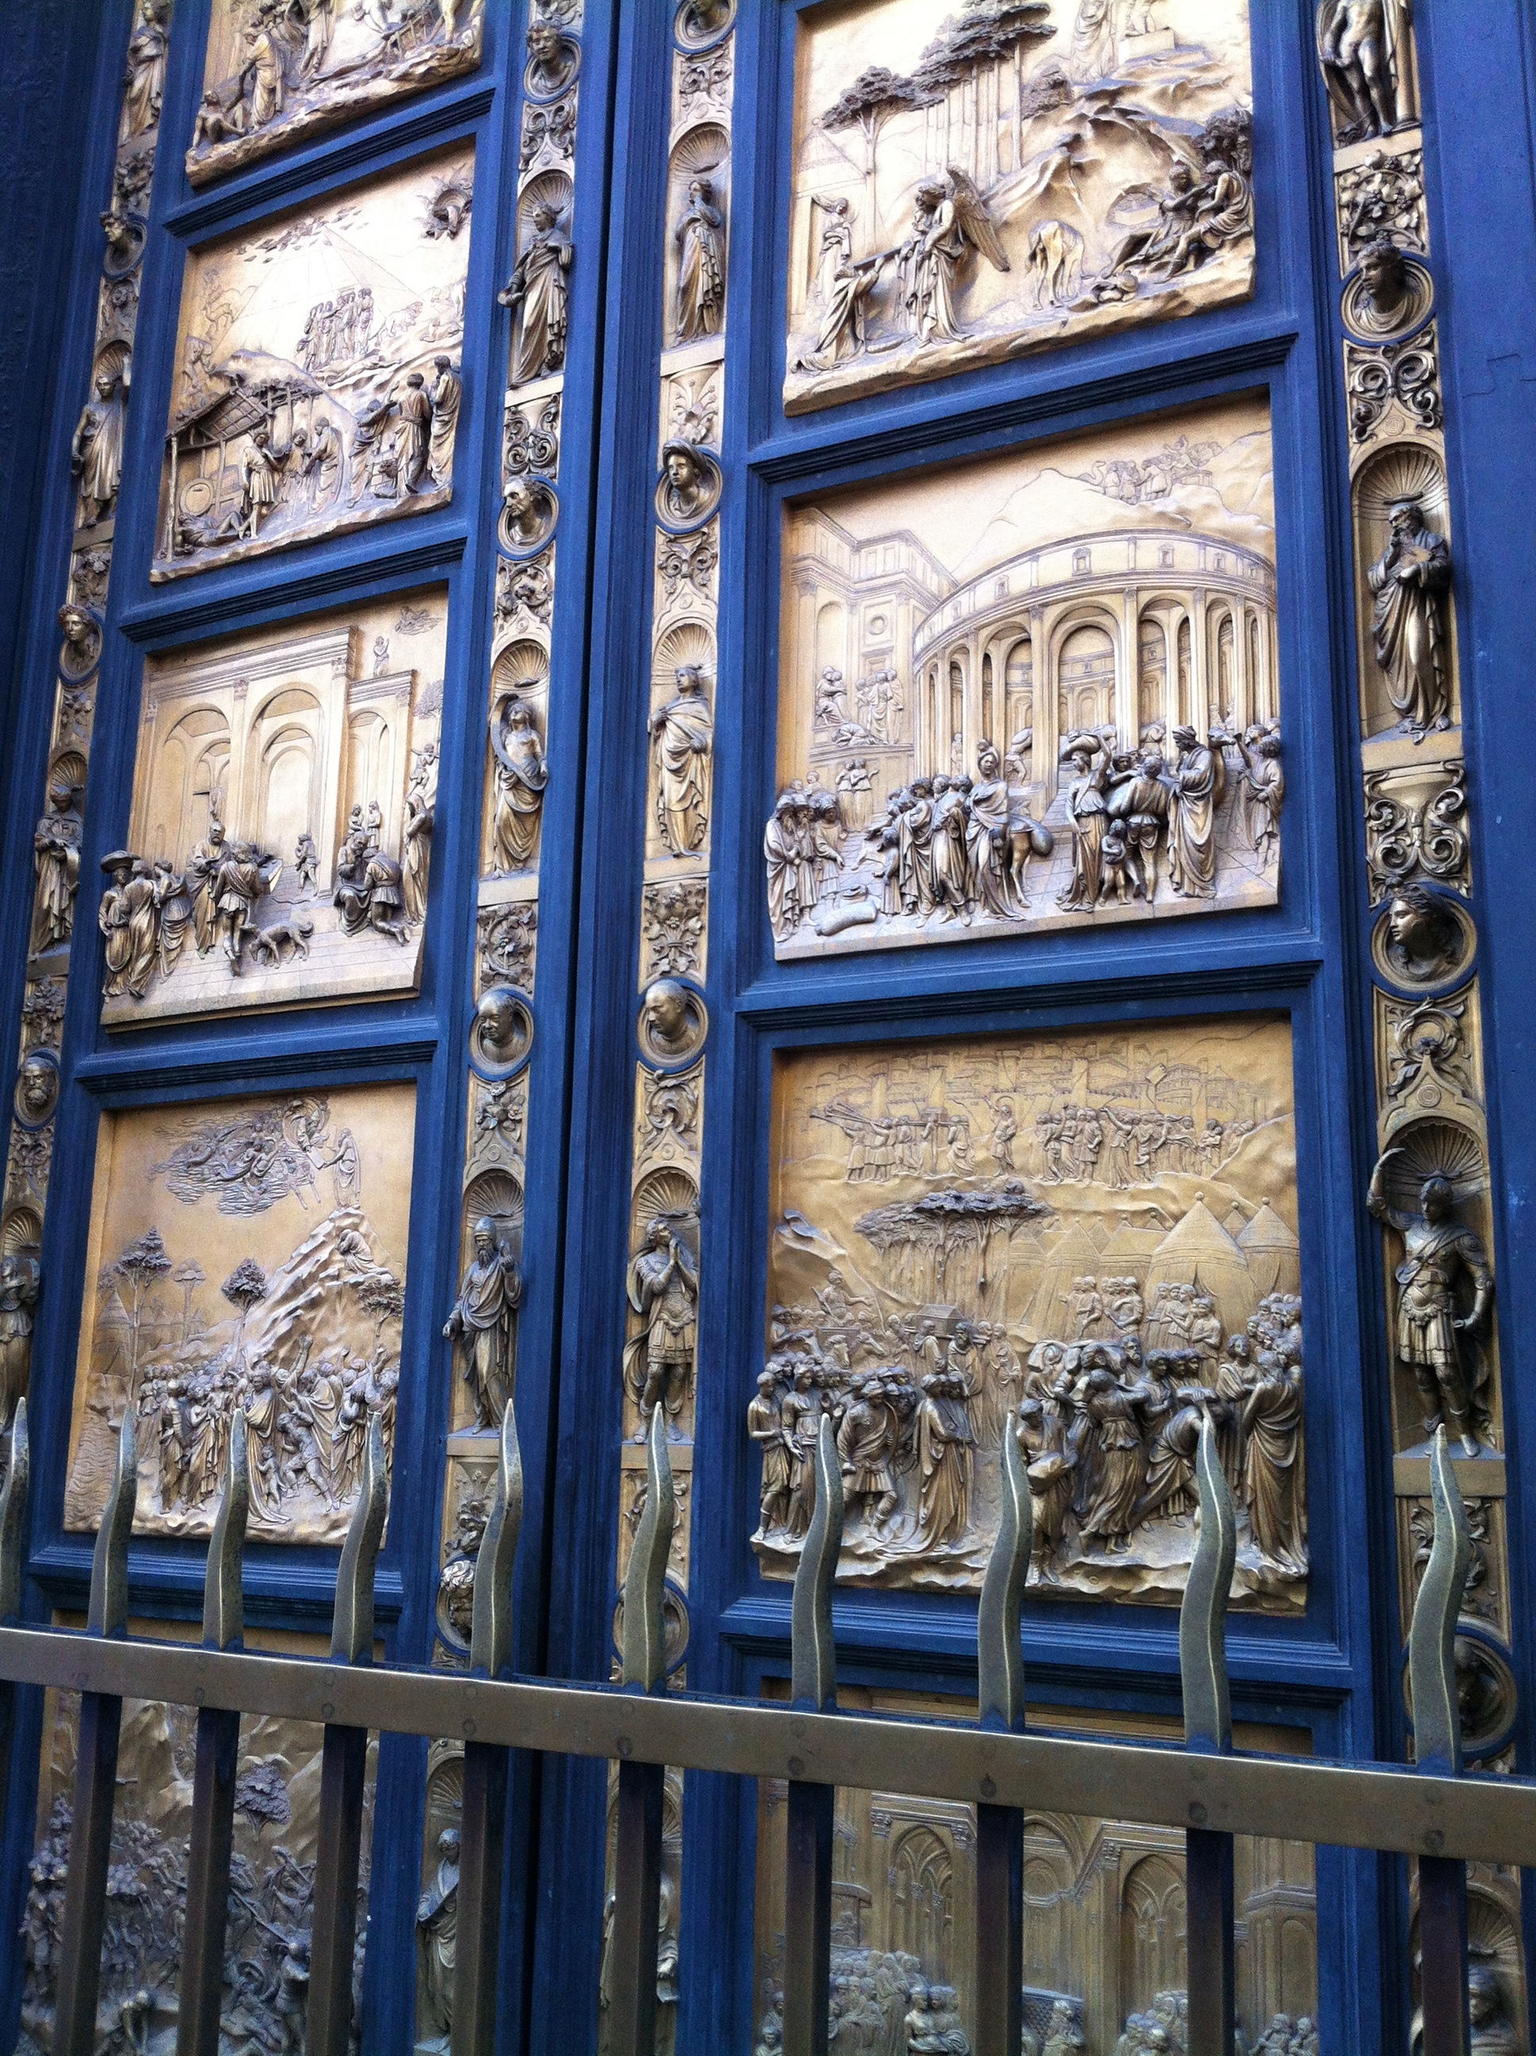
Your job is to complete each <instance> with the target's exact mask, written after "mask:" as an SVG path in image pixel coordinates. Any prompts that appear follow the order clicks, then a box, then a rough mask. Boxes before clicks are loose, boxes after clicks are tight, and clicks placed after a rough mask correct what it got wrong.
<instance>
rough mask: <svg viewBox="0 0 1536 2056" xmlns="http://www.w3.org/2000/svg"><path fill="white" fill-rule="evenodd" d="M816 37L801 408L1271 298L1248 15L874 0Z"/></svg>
mask: <svg viewBox="0 0 1536 2056" xmlns="http://www.w3.org/2000/svg"><path fill="white" fill-rule="evenodd" d="M800 24H801V26H800V46H799V60H798V66H797V75H796V87H795V129H794V142H793V159H792V169H791V174H790V176H791V189H790V196H789V305H788V310H787V312H788V328H789V334H788V344H787V349H786V362H785V384H784V401H785V406H786V408H787V409H788V410H789V411H790V412H791V413H795V412H799V411H801V410H803V409H805V408H810V407H824V406H827V405H829V404H831V403H832V402H833V401H836V400H845V399H852V398H853V397H854V396H856V395H861V394H865V393H876V392H885V391H889V390H890V389H891V388H892V387H895V386H901V385H907V384H910V383H912V382H914V381H916V380H919V379H927V378H938V377H942V376H944V375H946V374H948V373H951V372H957V371H969V370H972V369H974V368H975V367H976V366H978V365H983V364H997V363H1000V362H1002V361H1003V360H1005V359H1006V358H1009V357H1014V356H1018V355H1020V354H1021V353H1023V352H1024V351H1027V350H1037V349H1044V348H1050V347H1054V346H1059V345H1062V344H1066V343H1075V342H1078V341H1080V340H1082V338H1084V337H1085V336H1089V335H1102V334H1105V333H1107V332H1109V331H1110V330H1114V329H1123V328H1126V327H1129V326H1131V325H1132V324H1134V323H1140V322H1145V321H1159V320H1167V319H1168V318H1169V317H1171V316H1174V315H1183V314H1191V313H1193V312H1195V311H1196V310H1197V309H1199V308H1203V307H1213V306H1217V305H1221V304H1223V303H1225V302H1228V301H1233V300H1242V299H1246V298H1247V297H1248V295H1249V294H1250V293H1251V292H1252V290H1253V275H1254V237H1253V196H1252V191H1251V187H1250V179H1251V176H1252V170H1253V139H1252V116H1251V113H1250V106H1251V100H1250V93H1251V87H1250V62H1249V48H1248V9H1247V6H1246V5H1245V4H1243V0H1050V4H1048V5H1047V4H1045V0H1039V4H1031V5H1024V6H1010V7H1008V8H1005V9H1002V10H999V9H998V8H997V7H996V6H993V5H988V4H986V0H968V4H966V5H964V6H962V7H961V8H960V9H959V10H958V11H957V12H954V13H949V12H948V11H947V10H946V9H943V8H937V7H935V6H934V5H933V0H859V4H851V5H834V6H827V7H819V8H813V9H809V10H807V11H806V12H805V13H804V14H803V15H801V17H800Z"/></svg>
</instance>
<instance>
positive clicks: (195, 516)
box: [151, 152, 474, 578]
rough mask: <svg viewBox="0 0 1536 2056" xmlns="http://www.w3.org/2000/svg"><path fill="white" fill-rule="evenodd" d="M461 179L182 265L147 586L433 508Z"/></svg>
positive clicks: (342, 204) (459, 291) (450, 398)
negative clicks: (153, 556)
mask: <svg viewBox="0 0 1536 2056" xmlns="http://www.w3.org/2000/svg"><path fill="white" fill-rule="evenodd" d="M473 175H474V165H473V159H472V158H471V157H469V156H468V155H465V154H463V153H462V152H460V153H457V154H453V155H450V156H439V157H436V158H428V159H425V160H423V161H421V162H419V163H417V164H414V165H410V166H407V167H406V168H405V169H404V170H398V171H393V172H390V173H387V174H386V175H384V176H383V177H381V178H378V179H376V180H374V181H372V182H371V183H370V184H368V185H365V186H358V187H354V188H352V189H351V190H350V191H349V192H345V193H342V194H340V195H339V196H336V197H334V198H331V199H327V200H325V201H323V202H321V203H318V204H317V205H316V206H314V207H312V208H309V209H306V210H304V211H303V212H298V213H293V214H289V215H286V216H283V217H280V218H279V219H278V220H277V221H276V222H275V223H274V222H266V223H263V224H262V225H261V226H260V228H259V229H257V230H249V231H242V232H241V233H239V234H237V235H233V236H228V237H225V238H223V239H222V240H220V241H218V242H214V243H210V244H207V245H205V246H203V247H202V248H200V249H198V250H195V251H194V252H193V253H192V255H191V257H190V258H189V260H188V263H187V268H186V274H185V282H184V285H183V291H182V309H181V321H180V326H179V330H178V337H177V361H176V374H175V378H174V381H173V384H172V391H171V415H170V421H169V423H168V425H167V431H166V454H165V467H164V474H163V480H162V486H161V496H160V530H159V539H158V545H157V550H156V561H155V566H154V569H153V571H152V573H151V576H152V577H155V578H170V577H174V576H176V575H177V574H179V573H181V572H183V571H191V570H200V569H202V568H203V567H205V566H207V565H210V564H223V563H227V562H229V561H231V560H233V559H236V558H240V557H246V556H250V555H252V554H255V553H256V552H259V551H265V550H270V549H274V548H277V547H279V546H280V545H282V544H285V543H291V542H298V541H302V540H308V539H311V538H313V537H317V536H324V535H334V534H338V533H340V532H342V531H344V530H348V529H354V528H358V527H362V526H365V525H366V524H368V523H370V522H373V521H378V520H382V519H385V518H388V517H391V516H394V515H397V514H408V513H413V512H420V511H421V510H422V509H424V508H428V507H435V506H441V505H442V504H443V502H444V501H445V500H446V498H447V497H448V493H449V490H450V484H451V475H452V460H453V438H454V433H455V431H456V427H457V422H458V414H459V403H460V382H459V372H458V369H457V366H458V350H459V345H460V341H461V339H462V335H463V327H464V279H465V267H466V265H467V262H468V254H469V237H468V235H467V234H462V233H452V234H450V233H448V232H447V230H448V228H449V227H450V226H451V225H452V217H453V215H454V213H455V211H457V213H458V216H459V218H460V219H461V220H462V216H463V214H464V212H465V211H467V206H468V199H469V193H470V187H471V181H472V179H473ZM449 195H457V196H458V197H457V199H450V198H448V197H446V196H449ZM445 209H446V210H447V216H448V218H447V219H445V214H444V210H445Z"/></svg>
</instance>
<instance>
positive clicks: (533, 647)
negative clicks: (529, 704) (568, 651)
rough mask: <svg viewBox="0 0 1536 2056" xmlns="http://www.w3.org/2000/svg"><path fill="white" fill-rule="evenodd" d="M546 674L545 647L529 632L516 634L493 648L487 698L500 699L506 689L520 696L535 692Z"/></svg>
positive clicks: (547, 667)
mask: <svg viewBox="0 0 1536 2056" xmlns="http://www.w3.org/2000/svg"><path fill="white" fill-rule="evenodd" d="M548 678H549V652H548V650H546V649H545V647H544V645H543V644H542V643H537V642H535V641H534V640H533V639H532V637H530V636H523V637H519V638H518V640H517V641H516V642H509V643H506V644H504V645H503V646H502V648H501V649H499V650H498V651H497V652H496V658H495V661H494V662H493V664H492V665H491V698H492V699H493V700H500V699H502V698H504V697H505V696H506V695H507V694H509V693H515V694H517V695H519V696H520V697H521V696H523V695H525V694H527V693H531V692H537V691H539V689H540V688H541V687H542V686H543V685H544V684H545V683H546V682H547V681H548Z"/></svg>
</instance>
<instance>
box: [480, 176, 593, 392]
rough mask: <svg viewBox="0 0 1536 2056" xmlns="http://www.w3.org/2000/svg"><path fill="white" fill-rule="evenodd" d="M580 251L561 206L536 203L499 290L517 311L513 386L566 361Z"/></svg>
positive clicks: (541, 374) (502, 301)
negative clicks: (566, 229) (574, 266)
mask: <svg viewBox="0 0 1536 2056" xmlns="http://www.w3.org/2000/svg"><path fill="white" fill-rule="evenodd" d="M574 255H575V246H574V244H573V243H572V242H571V239H570V237H569V236H567V235H565V234H564V233H563V231H562V230H561V227H560V210H559V208H558V207H551V206H548V205H543V206H538V207H535V208H534V210H533V234H532V235H531V236H530V237H529V239H528V243H527V247H526V248H525V249H524V251H523V253H522V255H521V256H520V257H519V258H518V260H517V263H516V265H515V266H514V268H513V272H512V276H511V278H510V279H508V281H507V283H506V286H505V287H504V289H503V290H502V292H501V293H500V294H499V295H498V297H499V299H500V301H501V304H502V306H503V307H511V308H513V309H514V310H515V315H516V322H517V336H516V341H515V343H514V346H513V351H512V383H513V385H522V384H524V383H525V382H526V381H527V380H528V379H531V378H542V377H543V376H544V374H545V373H546V372H549V371H558V370H559V369H560V367H561V365H562V364H563V363H564V362H565V338H566V329H567V321H568V299H569V293H570V278H569V274H570V269H571V259H572V258H573V257H574Z"/></svg>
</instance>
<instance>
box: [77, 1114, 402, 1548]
mask: <svg viewBox="0 0 1536 2056" xmlns="http://www.w3.org/2000/svg"><path fill="white" fill-rule="evenodd" d="M413 1104H414V1092H413V1088H412V1087H410V1086H409V1085H394V1084H391V1085H380V1086H369V1087H357V1086H350V1087H347V1088H345V1089H342V1090H337V1091H333V1092H331V1093H329V1094H328V1095H324V1096H322V1095H319V1094H315V1093H305V1094H290V1095H287V1096H279V1097H274V1098H269V1099H254V1100H253V1099H240V1100H234V1101H220V1102H216V1103H212V1102H211V1103H206V1104H204V1105H201V1106H194V1107H189V1108H186V1109H183V1110H180V1111H174V1112H173V1111H169V1110H167V1109H164V1108H145V1109H141V1110H137V1111H134V1112H125V1113H113V1114H108V1115H105V1116H104V1117H103V1121H102V1128H101V1136H100V1142H99V1145H98V1149H97V1157H96V1182H95V1190H94V1195H93V1200H92V1226H91V1263H92V1283H91V1285H90V1286H89V1287H88V1289H87V1298H86V1307H85V1311H84V1319H83V1322H82V1328H81V1339H80V1354H79V1361H78V1367H77V1371H76V1385H75V1408H74V1420H73V1425H72V1429H71V1436H70V1457H69V1475H68V1482H67V1485H66V1489H65V1501H64V1518H65V1524H66V1526H68V1527H71V1528H89V1527H91V1526H93V1525H94V1524H95V1522H96V1519H97V1517H98V1515H99V1513H100V1510H101V1506H102V1502H103V1499H104V1497H105V1494H106V1489H107V1484H108V1481H109V1479H110V1477H111V1472H112V1465H113V1462H114V1459H115V1454H116V1447H117V1426H118V1423H119V1422H120V1421H121V1419H122V1416H123V1412H124V1410H125V1408H128V1407H132V1408H133V1409H134V1410H135V1411H136V1412H137V1414H138V1417H139V1431H138V1446H139V1469H140V1487H139V1509H140V1511H139V1527H140V1528H141V1529H142V1530H143V1531H145V1532H148V1533H152V1534H172V1535H178V1534H194V1533H202V1532H206V1531H207V1528H208V1526H209V1523H210V1521H211V1519H212V1515H213V1510H214V1505H215V1502H216V1500H217V1496H218V1490H219V1483H220V1479H221V1476H222V1470H223V1462H224V1451H225V1448H226V1446H227V1443H228V1439H229V1430H230V1423H231V1421H232V1420H233V1418H234V1416H235V1413H236V1411H243V1412H244V1414H245V1416H246V1423H247V1426H248V1429H249V1432H250V1471H251V1526H252V1530H253V1532H254V1533H256V1534H258V1535H264V1536H266V1537H268V1538H270V1539H278V1540H283V1541H290V1542H331V1541H337V1540H339V1539H340V1537H341V1536H342V1535H343V1534H344V1532H345V1529H346V1524H347V1519H348V1517H349V1514H350V1511H351V1507H352V1504H353V1501H354V1500H355V1498H356V1495H357V1490H358V1485H359V1481H360V1479H361V1475H362V1464H363V1456H364V1452H365V1449H366V1446H367V1440H368V1430H369V1423H370V1421H371V1420H372V1419H373V1418H375V1417H377V1419H378V1421H379V1423H380V1426H381V1428H382V1430H383V1434H384V1446H385V1449H386V1451H388V1450H389V1449H390V1448H391V1447H392V1446H393V1440H394V1422H395V1407H396V1397H397V1393H398V1388H399V1382H400V1334H401V1322H402V1319H403V1316H404V1306H405V1299H404V1292H405V1282H404V1281H405V1250H406V1227H407V1220H408V1216H409V1208H410V1161H411V1149H412V1124H413V1120H414V1113H413Z"/></svg>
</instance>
